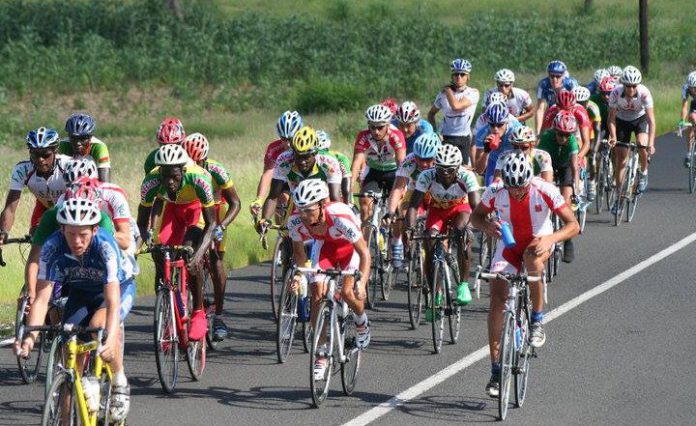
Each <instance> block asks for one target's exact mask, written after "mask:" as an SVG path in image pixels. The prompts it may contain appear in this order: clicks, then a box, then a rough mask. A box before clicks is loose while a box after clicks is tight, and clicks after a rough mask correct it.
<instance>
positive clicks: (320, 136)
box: [316, 130, 331, 151]
mask: <svg viewBox="0 0 696 426" xmlns="http://www.w3.org/2000/svg"><path fill="white" fill-rule="evenodd" d="M316 134H317V150H319V151H324V150H327V149H329V148H331V136H329V134H328V133H326V132H325V131H323V130H317V131H316Z"/></svg>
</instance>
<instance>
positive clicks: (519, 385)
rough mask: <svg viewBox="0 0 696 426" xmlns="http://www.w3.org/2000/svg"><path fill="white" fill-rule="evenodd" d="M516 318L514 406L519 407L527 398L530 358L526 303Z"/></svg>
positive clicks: (527, 306) (519, 309)
mask: <svg viewBox="0 0 696 426" xmlns="http://www.w3.org/2000/svg"><path fill="white" fill-rule="evenodd" d="M520 306H521V305H520ZM517 318H518V321H519V324H518V327H519V330H520V341H519V348H517V353H516V355H515V357H516V364H517V367H516V369H515V405H516V406H517V407H521V406H522V404H524V400H525V398H526V397H527V381H528V379H529V360H530V358H531V357H532V347H531V346H530V345H529V305H528V304H527V303H525V304H524V307H520V308H518V313H517Z"/></svg>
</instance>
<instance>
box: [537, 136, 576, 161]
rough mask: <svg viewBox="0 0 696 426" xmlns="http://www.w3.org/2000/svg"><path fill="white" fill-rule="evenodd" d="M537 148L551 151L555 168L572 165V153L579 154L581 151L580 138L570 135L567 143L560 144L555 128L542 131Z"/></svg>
mask: <svg viewBox="0 0 696 426" xmlns="http://www.w3.org/2000/svg"><path fill="white" fill-rule="evenodd" d="M537 149H541V150H544V151H546V152H548V153H549V155H550V156H551V163H552V164H553V169H554V170H558V169H559V168H561V167H566V166H568V165H570V157H571V155H573V154H577V153H578V152H579V151H580V148H579V147H578V140H577V139H576V138H575V135H570V138H568V143H567V144H566V145H559V144H558V142H556V131H555V130H547V131H545V132H544V133H542V135H541V138H540V139H539V144H538V145H537Z"/></svg>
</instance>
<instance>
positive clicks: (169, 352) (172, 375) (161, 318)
mask: <svg viewBox="0 0 696 426" xmlns="http://www.w3.org/2000/svg"><path fill="white" fill-rule="evenodd" d="M170 297H171V294H170V292H169V290H168V289H166V288H164V289H162V290H160V292H159V294H158V295H157V301H156V303H155V305H156V306H155V359H156V361H157V373H158V375H159V379H160V382H161V384H162V388H163V389H164V390H165V391H166V392H172V391H173V390H174V387H175V385H176V379H177V364H178V361H179V348H178V342H177V339H176V330H175V326H174V323H173V318H172V314H171V312H172V311H171V309H172V306H171V298H170ZM158 306H159V308H158Z"/></svg>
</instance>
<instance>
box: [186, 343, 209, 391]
mask: <svg viewBox="0 0 696 426" xmlns="http://www.w3.org/2000/svg"><path fill="white" fill-rule="evenodd" d="M205 348H206V344H205V343H204V342H203V341H202V340H189V344H188V347H187V348H186V364H187V365H188V369H189V372H190V373H191V378H192V379H193V380H194V381H196V382H197V381H199V380H200V379H201V377H202V376H203V372H204V371H205V355H206V353H205Z"/></svg>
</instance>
